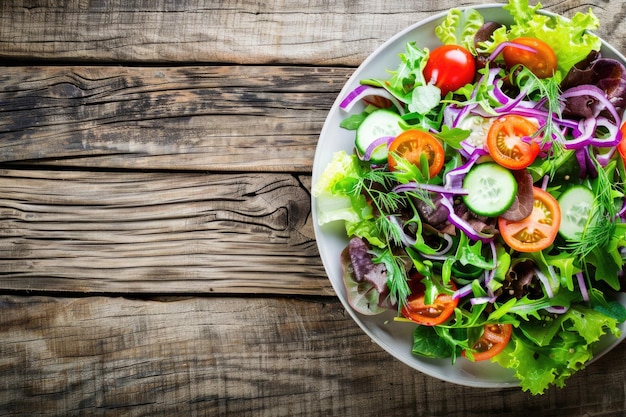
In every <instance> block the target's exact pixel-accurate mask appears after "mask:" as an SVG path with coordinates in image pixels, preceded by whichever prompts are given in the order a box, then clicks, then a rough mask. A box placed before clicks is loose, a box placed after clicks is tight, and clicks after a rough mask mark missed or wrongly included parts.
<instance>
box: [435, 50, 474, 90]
mask: <svg viewBox="0 0 626 417" xmlns="http://www.w3.org/2000/svg"><path fill="white" fill-rule="evenodd" d="M475 75H476V63H475V62H474V57H473V56H472V54H471V53H470V52H469V51H468V50H467V49H465V48H463V47H461V46H458V45H443V46H440V47H438V48H435V49H434V50H433V51H432V52H431V53H430V56H429V57H428V61H427V62H426V67H425V68H424V78H425V79H426V82H428V83H432V84H434V85H436V86H437V87H439V89H440V90H441V95H442V96H445V95H446V94H447V93H448V92H450V91H455V90H458V89H459V88H461V87H463V86H464V85H465V84H468V83H471V82H472V81H474V76H475Z"/></svg>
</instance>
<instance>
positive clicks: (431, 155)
mask: <svg viewBox="0 0 626 417" xmlns="http://www.w3.org/2000/svg"><path fill="white" fill-rule="evenodd" d="M422 154H425V155H426V160H427V161H428V173H429V174H430V176H431V178H432V177H434V176H435V175H437V174H438V173H439V171H441V168H443V162H444V159H445V153H444V150H443V145H441V143H440V142H439V140H437V139H436V138H435V137H434V136H433V135H431V134H430V133H426V132H424V131H421V130H416V129H411V130H406V131H404V132H402V133H400V134H399V135H398V136H397V137H396V138H395V139H394V140H393V141H391V143H390V144H389V154H388V157H387V162H388V164H389V169H391V170H394V169H396V166H397V162H396V160H395V158H394V156H399V157H402V158H404V159H406V160H407V161H409V162H410V163H412V164H413V165H416V166H418V167H419V166H420V159H421V156H422Z"/></svg>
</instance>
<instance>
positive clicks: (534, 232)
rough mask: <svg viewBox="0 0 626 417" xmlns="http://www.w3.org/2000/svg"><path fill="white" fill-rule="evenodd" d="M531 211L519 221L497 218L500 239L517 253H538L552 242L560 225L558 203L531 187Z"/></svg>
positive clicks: (536, 188) (540, 190) (546, 193)
mask: <svg viewBox="0 0 626 417" xmlns="http://www.w3.org/2000/svg"><path fill="white" fill-rule="evenodd" d="M533 198H534V202H533V211H532V212H531V213H530V215H529V216H528V217H526V218H525V219H522V220H520V221H510V220H506V219H503V218H502V217H499V218H498V227H499V228H500V234H501V236H502V239H504V241H505V242H506V244H507V245H509V246H510V247H511V248H512V249H514V250H516V251H518V252H538V251H541V250H544V249H546V248H547V247H548V246H550V245H551V244H552V242H554V239H555V238H556V235H557V232H558V231H559V226H560V225H561V209H560V207H559V203H558V202H557V201H556V199H555V198H554V197H552V195H550V193H548V192H547V191H544V190H542V189H541V188H539V187H533Z"/></svg>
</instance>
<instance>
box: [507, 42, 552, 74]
mask: <svg viewBox="0 0 626 417" xmlns="http://www.w3.org/2000/svg"><path fill="white" fill-rule="evenodd" d="M511 42H512V43H517V44H519V45H525V46H528V47H531V48H532V49H534V51H532V52H531V51H526V50H523V49H521V48H516V47H515V46H506V47H505V48H504V49H503V50H502V56H503V57H504V63H505V64H506V66H507V67H508V68H512V67H514V66H515V65H520V64H521V65H523V66H525V67H526V68H528V69H529V70H531V71H532V73H533V74H535V75H536V76H537V77H538V78H548V77H552V76H553V75H554V73H555V72H556V68H557V58H556V54H555V53H554V51H553V50H552V48H551V47H550V45H548V44H547V43H545V42H544V41H542V40H539V39H537V38H517V39H513V40H512V41H511Z"/></svg>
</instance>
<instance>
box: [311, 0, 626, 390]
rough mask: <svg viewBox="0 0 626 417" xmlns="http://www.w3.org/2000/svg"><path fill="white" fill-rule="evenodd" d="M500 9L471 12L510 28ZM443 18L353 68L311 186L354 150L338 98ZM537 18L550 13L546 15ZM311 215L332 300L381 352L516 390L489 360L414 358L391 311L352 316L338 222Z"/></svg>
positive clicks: (382, 69)
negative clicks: (338, 154) (343, 153)
mask: <svg viewBox="0 0 626 417" xmlns="http://www.w3.org/2000/svg"><path fill="white" fill-rule="evenodd" d="M502 6H503V5H502V4H485V5H476V6H473V7H471V8H472V9H474V10H477V11H478V12H480V14H482V15H483V17H484V19H485V21H495V22H498V23H502V24H507V25H508V24H510V23H512V18H511V16H510V15H509V13H508V12H507V11H506V10H505V9H503V7H502ZM461 9H462V8H461ZM446 13H447V12H443V13H440V14H436V15H433V16H431V17H430V18H428V19H426V20H423V21H421V22H419V23H416V24H414V25H412V26H410V27H408V28H406V29H405V30H403V31H401V32H399V33H398V34H396V35H395V36H393V37H392V38H390V39H389V40H387V41H386V42H385V43H384V44H382V45H381V46H380V47H379V48H378V49H376V50H375V51H374V52H373V53H372V54H371V55H370V56H369V57H368V58H367V59H366V60H365V61H364V62H363V63H362V64H361V65H360V66H359V67H358V68H357V69H356V71H355V72H354V73H353V75H352V76H351V77H350V79H349V80H348V81H347V83H346V84H345V86H344V87H343V89H342V90H341V92H340V94H339V96H338V98H337V100H336V101H335V103H334V104H333V106H332V108H331V109H330V112H329V114H328V117H327V119H326V122H325V124H324V126H323V128H322V131H321V133H320V137H319V142H318V144H317V148H316V153H315V159H314V164H313V178H312V180H313V184H315V183H316V182H317V180H318V179H319V178H320V175H321V174H322V172H323V170H324V168H325V167H326V166H327V165H328V163H329V162H330V161H331V160H332V158H333V154H334V153H335V152H337V151H341V150H343V151H346V152H348V153H352V152H353V150H354V132H353V131H349V130H346V129H343V128H341V127H340V123H341V121H342V120H343V119H344V118H345V117H346V113H345V112H343V111H342V110H341V108H340V103H341V101H342V100H343V98H344V97H346V95H347V94H348V93H349V92H351V91H353V90H354V89H355V88H356V87H358V86H359V83H360V80H363V79H376V78H378V79H381V78H385V77H387V76H388V70H391V69H394V68H397V66H398V64H399V62H400V61H399V57H398V55H399V54H400V53H402V52H403V51H404V47H405V45H406V43H407V42H412V41H415V42H416V43H417V44H418V46H420V47H426V48H429V49H431V50H432V49H434V48H435V47H437V46H439V45H441V42H440V41H439V39H438V38H437V36H436V35H435V28H436V27H437V26H438V25H439V24H440V23H441V21H442V20H443V19H444V18H445V16H446ZM539 13H544V14H548V15H549V14H550V13H549V12H546V11H540V12H539ZM601 52H602V54H603V56H605V57H609V58H614V59H617V60H619V61H621V62H626V59H625V58H624V57H623V56H622V54H620V53H619V52H618V51H617V50H616V49H615V48H613V47H612V46H611V45H609V44H608V43H606V42H604V41H602V49H601ZM358 111H359V110H358V108H357V107H355V110H353V112H358ZM312 215H313V220H314V228H315V235H316V239H317V245H318V249H319V253H320V256H321V259H322V262H323V264H324V267H325V270H326V273H327V275H328V278H329V280H330V282H331V284H332V286H333V289H334V290H335V292H336V294H337V297H338V298H339V299H340V301H341V302H342V304H343V306H344V307H345V309H346V310H347V311H348V313H349V314H350V316H351V317H352V319H353V320H354V321H355V322H356V323H357V324H358V326H360V328H361V329H362V330H363V331H364V332H365V333H366V334H367V335H368V336H369V337H370V338H371V339H372V340H373V341H374V342H376V343H377V344H378V345H379V346H380V347H381V348H382V349H384V350H385V351H387V352H388V353H389V354H390V355H391V356H393V357H394V358H396V359H397V360H399V361H401V362H403V363H405V364H406V365H408V366H410V367H412V368H414V369H415V370H417V371H419V372H422V373H424V374H427V375H429V376H432V377H435V378H438V379H440V380H443V381H447V382H451V383H455V384H459V385H465V386H472V387H483V388H505V387H515V386H518V385H519V381H518V380H517V379H516V378H515V376H514V374H513V371H512V370H510V369H505V368H502V367H500V366H499V365H497V364H495V363H491V362H490V361H483V362H471V361H469V360H465V359H463V358H459V359H457V360H456V361H455V362H454V363H453V362H452V361H451V360H450V359H449V358H447V359H431V358H425V357H420V356H416V355H414V354H413V353H412V351H411V348H412V344H413V331H414V326H412V325H407V324H405V323H399V322H396V321H394V317H395V316H396V315H397V312H395V311H388V312H385V313H382V314H378V315H362V314H360V313H358V312H356V311H355V310H354V309H353V308H352V307H351V306H350V304H349V302H348V299H347V294H346V289H345V286H344V282H343V269H342V266H341V262H340V254H341V252H342V250H343V249H344V248H345V247H346V246H347V244H348V237H347V236H346V231H345V228H344V226H343V224H342V222H331V223H326V224H323V225H321V226H320V225H319V224H318V218H319V216H320V213H319V210H318V207H317V202H316V198H315V196H313V197H312ZM622 295H623V294H622ZM619 302H620V303H621V304H623V305H626V299H624V298H621V299H619ZM620 328H621V330H622V334H621V336H620V337H619V338H615V337H610V338H609V337H607V338H604V339H602V340H601V341H600V343H599V344H598V346H597V352H596V353H595V356H594V359H593V360H596V359H597V358H599V357H601V356H602V355H603V354H604V353H606V352H608V351H609V350H611V349H612V348H613V347H614V346H616V345H617V344H619V343H620V342H621V341H622V340H623V339H624V337H625V336H626V332H624V330H626V329H625V328H624V325H623V323H622V325H621V327H620Z"/></svg>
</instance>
